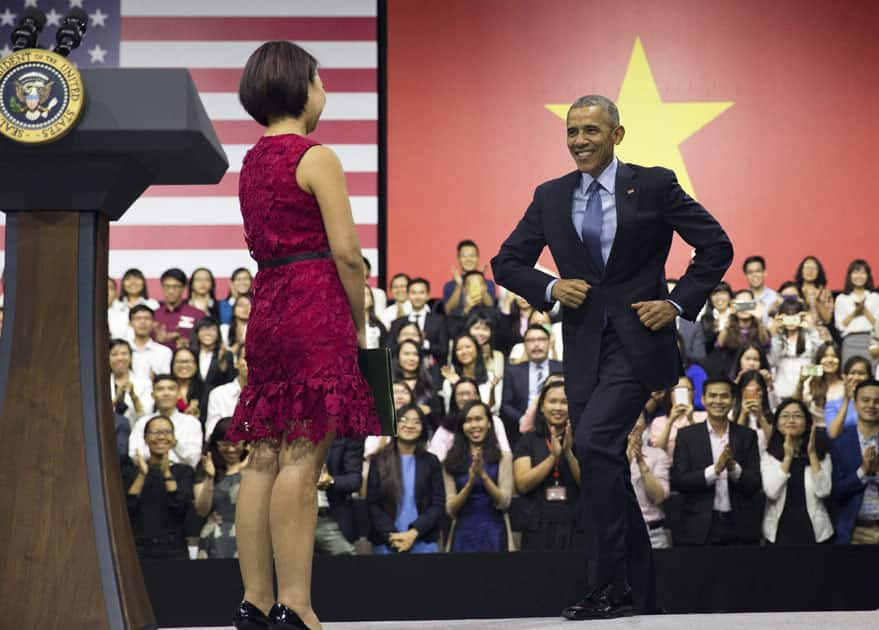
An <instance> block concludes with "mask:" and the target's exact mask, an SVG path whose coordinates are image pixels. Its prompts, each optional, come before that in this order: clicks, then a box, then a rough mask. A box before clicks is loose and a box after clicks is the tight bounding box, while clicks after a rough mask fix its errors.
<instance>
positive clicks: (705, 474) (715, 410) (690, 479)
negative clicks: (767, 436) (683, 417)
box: [671, 377, 763, 545]
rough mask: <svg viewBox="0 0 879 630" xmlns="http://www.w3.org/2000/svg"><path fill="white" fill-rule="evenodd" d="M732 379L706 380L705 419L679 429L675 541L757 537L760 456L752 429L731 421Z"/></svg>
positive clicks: (741, 540) (706, 542)
mask: <svg viewBox="0 0 879 630" xmlns="http://www.w3.org/2000/svg"><path fill="white" fill-rule="evenodd" d="M735 389H736V387H735V384H734V383H733V382H732V381H730V380H729V379H727V378H724V377H717V378H709V379H708V380H707V381H706V382H705V392H704V394H703V400H704V401H705V410H706V411H707V412H708V418H707V419H706V421H705V422H702V423H699V424H694V425H693V426H690V427H686V428H684V429H681V431H680V432H679V433H678V439H677V443H676V444H675V452H674V458H673V462H672V467H671V489H672V490H673V491H676V492H679V493H680V494H681V495H682V498H683V507H682V518H681V531H680V532H675V544H676V545H734V544H753V543H757V542H758V541H759V540H760V526H761V524H762V521H763V498H762V496H761V494H760V490H761V488H762V485H761V484H762V482H761V480H760V455H759V451H758V448H757V435H756V433H754V431H753V430H752V429H749V428H748V427H743V426H740V425H738V424H732V423H730V421H729V412H730V409H731V408H732V404H733V399H734V397H735Z"/></svg>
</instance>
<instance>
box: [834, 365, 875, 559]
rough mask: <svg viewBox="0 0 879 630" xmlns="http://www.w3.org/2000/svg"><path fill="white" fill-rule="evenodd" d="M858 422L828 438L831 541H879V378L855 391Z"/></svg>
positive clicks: (866, 382) (867, 382) (859, 542)
mask: <svg viewBox="0 0 879 630" xmlns="http://www.w3.org/2000/svg"><path fill="white" fill-rule="evenodd" d="M854 399H855V403H854V404H855V409H856V410H857V412H858V423H857V425H848V426H846V427H845V428H844V429H843V430H842V434H841V435H840V436H839V437H838V438H836V439H835V440H832V441H831V442H830V454H831V457H832V458H833V500H834V502H835V503H836V515H835V516H836V519H835V522H834V523H833V529H834V535H835V538H834V542H836V543H837V544H841V545H847V544H850V543H856V544H864V543H870V544H877V543H879V454H877V451H879V382H877V381H875V380H873V379H869V380H866V381H863V382H861V383H859V384H858V386H857V387H856V388H855V392H854Z"/></svg>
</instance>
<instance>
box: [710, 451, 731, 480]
mask: <svg viewBox="0 0 879 630" xmlns="http://www.w3.org/2000/svg"><path fill="white" fill-rule="evenodd" d="M730 461H732V450H730V448H729V444H727V445H726V446H724V447H723V451H722V452H721V453H720V457H718V458H717V461H716V462H715V463H714V472H715V474H718V475H719V474H720V473H722V472H723V469H724V468H726V467H727V466H728V465H729V463H730Z"/></svg>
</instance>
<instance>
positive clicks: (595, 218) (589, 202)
mask: <svg viewBox="0 0 879 630" xmlns="http://www.w3.org/2000/svg"><path fill="white" fill-rule="evenodd" d="M600 190H601V184H599V183H598V180H597V179H593V180H592V183H591V184H589V188H587V189H586V195H587V199H586V215H585V216H584V217H583V228H582V230H581V232H580V234H581V236H582V237H583V244H584V245H585V246H586V250H587V251H588V252H589V255H590V256H592V260H594V261H595V266H596V267H597V268H598V273H599V274H602V273H604V256H603V255H602V253H601V220H602V209H601V195H600V194H599V191H600Z"/></svg>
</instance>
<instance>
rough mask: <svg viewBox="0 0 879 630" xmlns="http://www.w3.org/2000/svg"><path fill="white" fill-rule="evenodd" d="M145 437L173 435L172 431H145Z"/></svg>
mask: <svg viewBox="0 0 879 630" xmlns="http://www.w3.org/2000/svg"><path fill="white" fill-rule="evenodd" d="M147 435H151V436H154V437H158V436H160V435H174V431H172V430H171V429H150V430H149V431H147Z"/></svg>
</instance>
